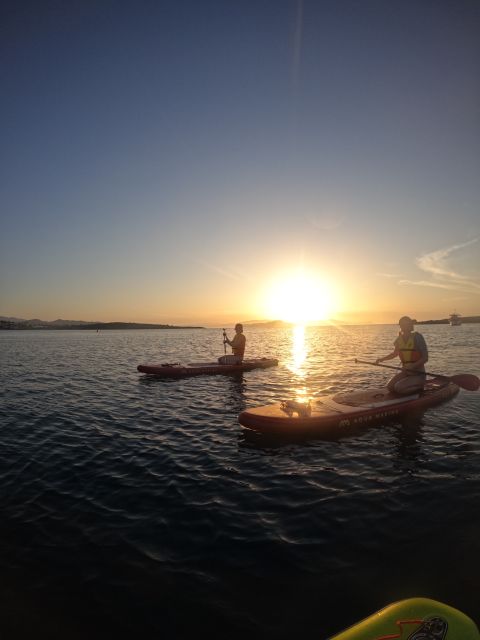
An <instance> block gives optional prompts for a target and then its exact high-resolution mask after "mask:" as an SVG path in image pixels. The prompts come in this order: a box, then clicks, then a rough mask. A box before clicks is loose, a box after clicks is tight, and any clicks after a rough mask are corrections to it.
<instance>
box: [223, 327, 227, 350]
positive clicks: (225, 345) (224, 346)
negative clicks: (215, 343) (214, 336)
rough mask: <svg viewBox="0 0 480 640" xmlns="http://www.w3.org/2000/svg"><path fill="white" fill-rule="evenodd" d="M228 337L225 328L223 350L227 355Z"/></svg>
mask: <svg viewBox="0 0 480 640" xmlns="http://www.w3.org/2000/svg"><path fill="white" fill-rule="evenodd" d="M226 339H227V332H226V331H225V329H224V330H223V352H224V354H225V355H227V343H226Z"/></svg>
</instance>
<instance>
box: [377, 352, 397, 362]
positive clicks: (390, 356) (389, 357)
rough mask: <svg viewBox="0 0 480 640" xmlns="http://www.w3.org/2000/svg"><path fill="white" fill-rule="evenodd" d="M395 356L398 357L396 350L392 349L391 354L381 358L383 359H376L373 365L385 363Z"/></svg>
mask: <svg viewBox="0 0 480 640" xmlns="http://www.w3.org/2000/svg"><path fill="white" fill-rule="evenodd" d="M396 356H398V349H394V350H393V351H392V353H389V354H388V356H383V358H377V359H376V360H375V364H380V362H385V360H393V358H395V357H396Z"/></svg>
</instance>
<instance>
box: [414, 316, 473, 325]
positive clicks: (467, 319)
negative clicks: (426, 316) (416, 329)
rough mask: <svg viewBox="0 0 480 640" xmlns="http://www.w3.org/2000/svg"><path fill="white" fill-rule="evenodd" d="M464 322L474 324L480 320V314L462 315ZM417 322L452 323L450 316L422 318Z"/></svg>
mask: <svg viewBox="0 0 480 640" xmlns="http://www.w3.org/2000/svg"><path fill="white" fill-rule="evenodd" d="M461 320H462V324H474V323H478V322H480V316H462V317H461ZM416 324H450V319H449V318H442V319H441V320H421V321H419V322H417V323H416Z"/></svg>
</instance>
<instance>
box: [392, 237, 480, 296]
mask: <svg viewBox="0 0 480 640" xmlns="http://www.w3.org/2000/svg"><path fill="white" fill-rule="evenodd" d="M479 239H480V238H472V239H471V240H467V242H462V243H459V244H454V245H452V246H450V247H445V248H443V249H437V250H436V251H432V252H430V253H426V254H424V255H423V256H420V257H419V258H417V260H416V264H417V266H418V267H419V268H420V269H421V270H422V271H425V272H426V273H428V274H430V275H431V276H432V280H417V281H414V280H400V281H399V284H401V285H412V284H414V285H417V286H420V287H434V288H437V289H450V290H457V291H465V292H469V293H480V278H479V277H476V278H473V277H472V276H471V275H466V274H463V273H459V272H458V271H456V270H454V269H453V268H452V267H451V265H450V264H449V261H450V259H451V258H452V254H456V253H458V252H460V251H461V250H462V249H465V248H466V247H469V246H471V245H473V244H475V243H476V242H478V241H479Z"/></svg>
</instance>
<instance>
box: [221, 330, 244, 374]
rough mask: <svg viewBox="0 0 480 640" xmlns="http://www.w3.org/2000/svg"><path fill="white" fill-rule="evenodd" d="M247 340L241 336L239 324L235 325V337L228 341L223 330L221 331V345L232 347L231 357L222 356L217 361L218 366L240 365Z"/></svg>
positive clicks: (241, 331)
mask: <svg viewBox="0 0 480 640" xmlns="http://www.w3.org/2000/svg"><path fill="white" fill-rule="evenodd" d="M246 342H247V339H246V338H245V336H244V335H243V325H242V324H240V323H239V322H238V323H237V324H236V325H235V335H234V337H233V338H232V340H229V338H228V337H227V334H226V332H225V329H224V330H223V344H224V345H226V344H228V345H230V346H231V347H232V355H224V356H222V357H221V358H219V359H218V362H219V364H241V363H242V360H243V354H244V353H245V345H246Z"/></svg>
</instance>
